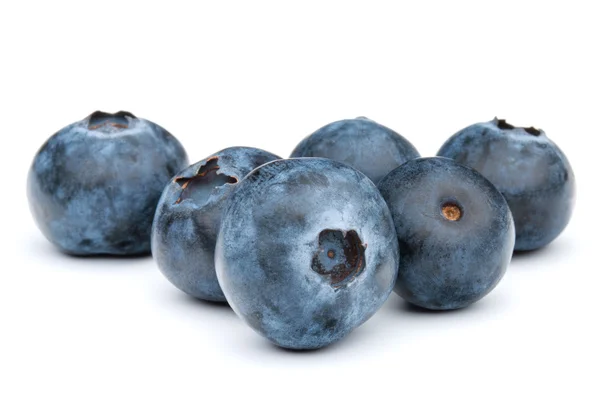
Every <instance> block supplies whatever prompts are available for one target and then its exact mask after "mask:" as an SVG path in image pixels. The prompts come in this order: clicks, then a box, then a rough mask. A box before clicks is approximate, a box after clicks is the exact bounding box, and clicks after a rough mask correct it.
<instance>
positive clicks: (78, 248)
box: [27, 111, 188, 255]
mask: <svg viewBox="0 0 600 396" xmlns="http://www.w3.org/2000/svg"><path fill="white" fill-rule="evenodd" d="M187 164H188V161H187V155H186V153H185V150H184V149H183V147H182V146H181V144H180V143H179V142H178V141H177V140H176V139H175V138H174V137H173V136H172V135H171V134H169V132H167V131H166V130H164V129H163V128H161V127H160V126H158V125H156V124H154V123H152V122H150V121H147V120H144V119H142V118H137V117H135V116H134V115H133V114H131V113H128V112H124V111H120V112H118V113H115V114H108V113H103V112H99V111H97V112H95V113H93V114H91V115H90V116H88V117H87V118H85V119H83V120H81V121H78V122H75V123H73V124H71V125H69V126H67V127H65V128H63V129H61V130H60V131H58V132H57V133H56V134H54V135H53V136H52V137H50V139H48V141H46V143H45V144H44V145H43V146H42V148H41V149H40V150H39V151H38V153H37V154H36V156H35V158H34V160H33V164H32V166H31V169H30V171H29V176H28V183H27V193H28V198H29V206H30V208H31V212H32V214H33V217H34V219H35V220H36V222H37V225H38V227H39V228H40V230H41V231H42V233H43V234H44V235H45V236H46V238H47V239H48V240H49V241H50V242H52V243H53V244H55V245H56V246H58V247H59V248H60V249H61V250H63V251H64V252H66V253H69V254H74V255H95V254H111V255H135V254H144V253H148V252H149V251H150V230H151V227H152V218H153V215H154V211H155V209H156V204H157V203H158V200H159V198H160V194H161V192H162V190H163V188H164V186H165V184H166V183H167V182H168V181H169V179H170V178H171V177H172V176H173V175H174V174H175V173H177V172H178V171H179V170H181V168H184V167H185V166H187Z"/></svg>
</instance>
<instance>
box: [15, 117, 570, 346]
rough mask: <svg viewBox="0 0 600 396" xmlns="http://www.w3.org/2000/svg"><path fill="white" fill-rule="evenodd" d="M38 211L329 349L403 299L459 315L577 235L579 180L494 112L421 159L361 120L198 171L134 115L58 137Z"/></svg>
mask: <svg viewBox="0 0 600 396" xmlns="http://www.w3.org/2000/svg"><path fill="white" fill-rule="evenodd" d="M27 188H28V198H29V204H30V208H31V211H32V213H33V217H34V218H35V220H36V222H37V225H38V226H39V228H40V229H41V231H42V232H43V234H44V235H45V236H46V238H48V240H50V242H52V243H53V244H55V245H56V246H58V247H59V248H60V249H61V250H62V251H64V252H65V253H67V254H72V255H81V256H89V255H141V254H147V253H149V252H150V251H151V252H152V254H153V256H154V258H155V260H156V262H157V263H158V267H159V268H160V270H161V272H162V273H163V274H164V275H165V276H166V278H167V279H168V280H169V281H171V283H173V284H174V285H175V286H177V287H178V288H179V289H181V290H182V291H184V292H185V293H188V294H189V295H191V296H194V297H196V298H199V299H203V300H210V301H223V302H225V301H227V302H228V303H229V305H230V306H231V307H232V308H233V310H234V311H235V312H236V313H237V314H238V315H239V316H240V317H241V318H242V319H243V320H244V322H246V323H247V324H248V325H249V326H250V327H252V328H253V329H254V330H255V331H256V332H258V333H259V334H261V335H263V336H264V337H266V338H268V339H269V340H270V341H271V342H273V343H275V344H276V345H279V346H281V347H284V348H291V349H315V348H321V347H324V346H327V345H329V344H331V343H333V342H335V341H337V340H339V339H341V338H342V337H344V336H345V335H347V334H348V333H350V332H351V331H352V330H353V329H355V328H356V327H357V326H359V325H360V324H362V323H364V322H365V321H366V320H368V319H369V318H370V317H371V316H372V315H373V314H374V313H375V312H376V311H377V310H378V309H379V308H380V307H381V306H382V305H383V303H384V302H385V301H386V299H387V298H388V297H389V295H390V293H391V292H392V290H394V291H395V292H396V293H398V294H399V295H400V296H401V297H402V298H403V299H405V300H406V301H408V302H409V303H411V304H414V305H416V306H419V307H422V308H424V309H430V310H450V309H458V308H462V307H466V306H468V305H470V304H472V303H474V302H476V301H477V300H479V299H481V298H482V297H484V296H485V295H486V294H488V293H489V292H490V291H491V290H492V289H493V288H494V287H495V286H496V285H497V284H498V282H499V281H500V280H501V279H502V277H503V275H504V273H505V271H506V269H507V266H508V264H509V262H510V259H511V257H512V255H513V251H526V250H534V249H538V248H541V247H542V246H545V245H547V244H548V243H550V242H551V241H552V240H554V239H555V238H556V237H557V236H558V235H559V234H560V233H561V232H562V231H563V229H564V228H565V227H566V225H567V223H568V221H569V218H570V217H571V213H572V209H573V204H574V199H575V179H574V177H573V171H572V169H571V166H570V165H569V162H568V160H567V158H566V157H565V155H564V154H563V152H562V151H561V150H560V149H559V148H558V147H557V146H556V144H554V143H553V142H552V141H551V140H550V139H548V138H547V137H546V134H545V133H544V131H542V130H540V129H536V128H533V127H530V128H521V127H516V126H513V125H511V124H509V123H507V122H506V121H505V120H500V119H494V120H492V121H489V122H483V123H478V124H474V125H471V126H469V127H467V128H465V129H463V130H461V131H459V132H458V133H456V134H455V135H454V136H452V137H451V138H450V139H448V141H446V143H444V145H443V146H442V148H441V149H440V150H439V152H438V156H437V157H431V158H421V157H420V155H419V153H418V152H417V150H416V149H415V147H414V146H413V145H412V144H411V143H410V142H409V141H408V140H406V139H405V138H403V137H402V136H400V135H399V134H397V133H396V132H394V131H392V130H391V129H389V128H386V127H385V126H383V125H380V124H378V123H376V122H374V121H372V120H370V119H368V118H364V117H359V118H356V119H351V120H343V121H337V122H334V123H331V124H329V125H326V126H324V127H323V128H321V129H319V130H317V131H316V132H314V133H313V134H311V135H309V136H308V137H307V138H305V139H304V140H303V141H302V142H300V144H298V146H297V147H296V149H295V150H294V151H293V153H292V155H291V158H290V159H281V158H280V157H278V156H276V155H274V154H271V153H269V152H266V151H263V150H260V149H256V148H249V147H230V148H227V149H224V150H222V151H219V152H217V153H215V154H213V155H210V156H208V157H207V158H205V159H203V160H202V161H200V162H197V163H195V164H193V165H191V166H189V167H188V158H187V155H186V152H185V150H184V148H183V147H182V146H181V144H180V143H179V142H178V141H177V140H176V139H175V138H174V137H173V136H172V135H171V134H169V132H167V131H166V130H165V129H163V128H161V127H160V126H158V125H156V124H154V123H152V122H150V121H147V120H145V119H141V118H137V117H135V116H134V115H133V114H131V113H128V112H124V111H121V112H118V113H115V114H109V113H103V112H95V113H93V114H91V115H90V116H88V117H87V118H85V119H83V120H81V121H78V122H75V123H73V124H71V125H69V126H67V127H65V128H63V129H62V130H60V131H59V132H57V133H56V134H54V135H53V136H52V137H51V138H50V139H49V140H48V141H47V142H46V143H45V144H44V145H43V146H42V148H41V149H40V150H39V152H38V153H37V155H36V156H35V159H34V161H33V165H32V166H31V169H30V172H29V177H28V186H27Z"/></svg>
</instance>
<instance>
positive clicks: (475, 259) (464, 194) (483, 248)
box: [379, 158, 515, 310]
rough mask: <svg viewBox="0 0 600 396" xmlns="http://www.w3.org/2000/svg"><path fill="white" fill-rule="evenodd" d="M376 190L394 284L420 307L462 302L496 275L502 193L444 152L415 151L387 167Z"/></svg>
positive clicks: (509, 234)
mask: <svg viewBox="0 0 600 396" xmlns="http://www.w3.org/2000/svg"><path fill="white" fill-rule="evenodd" d="M379 189H380V191H381V194H382V195H383V198H384V199H385V201H386V202H387V204H388V207H389V208H390V211H391V213H392V217H393V219H394V225H395V227H396V233H397V235H398V245H399V247H400V268H399V271H398V281H397V282H396V287H395V291H396V292H397V293H398V294H399V295H400V296H402V298H404V299H405V300H407V301H408V302H410V303H412V304H415V305H418V306H420V307H423V308H428V309H435V310H445V309H456V308H462V307H465V306H467V305H469V304H472V303H474V302H475V301H477V300H479V299H480V298H482V297H484V296H485V295H486V294H488V293H489V292H490V291H491V290H492V289H493V288H494V287H495V286H496V285H497V284H498V282H499V281H500V279H502V276H503V275H504V272H505V271H506V268H507V266H508V263H509V262H510V259H511V256H512V252H513V247H514V243H515V231H514V225H513V220H512V216H511V213H510V210H509V208H508V205H507V204H506V201H505V200H504V198H503V197H502V194H500V192H499V191H498V190H497V189H496V188H495V187H494V186H493V185H492V184H491V183H490V182H489V181H488V180H487V179H485V178H484V177H483V176H481V175H480V174H479V173H477V172H476V171H474V170H473V169H470V168H467V167H466V166H463V165H460V164H459V163H457V162H454V161H452V160H449V159H447V158H420V159H416V160H412V161H408V162H407V163H405V164H404V165H402V166H400V167H398V168H396V169H395V170H393V171H392V172H390V173H389V174H388V175H387V176H386V177H385V178H384V179H383V180H382V181H381V182H380V183H379Z"/></svg>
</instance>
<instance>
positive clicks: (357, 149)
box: [291, 117, 419, 183]
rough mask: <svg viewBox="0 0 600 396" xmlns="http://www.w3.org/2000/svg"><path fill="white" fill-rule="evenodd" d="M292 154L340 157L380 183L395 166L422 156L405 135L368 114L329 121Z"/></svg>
mask: <svg viewBox="0 0 600 396" xmlns="http://www.w3.org/2000/svg"><path fill="white" fill-rule="evenodd" d="M291 157H293V158H299V157H323V158H330V159H333V160H336V161H340V162H342V163H344V164H346V165H350V166H352V167H353V168H355V169H357V170H359V171H361V172H362V173H364V174H365V175H367V176H368V177H369V178H370V179H371V180H372V181H373V183H378V182H379V180H381V179H382V178H383V177H384V176H385V175H387V174H388V173H389V172H390V171H391V170H392V169H394V168H396V167H397V166H399V165H402V164H403V163H405V162H406V161H408V160H410V159H413V158H418V157H419V153H418V151H417V149H416V148H415V147H414V146H413V145H412V144H411V143H410V142H409V141H408V140H406V139H405V138H403V137H402V136H400V135H399V134H397V133H396V132H394V131H392V130H391V129H389V128H386V127H384V126H383V125H380V124H378V123H376V122H375V121H372V120H370V119H368V118H365V117H358V118H355V119H353V120H342V121H336V122H333V123H331V124H328V125H325V126H324V127H322V128H321V129H319V130H318V131H316V132H314V133H313V134H311V135H309V136H308V137H306V138H305V139H304V140H303V141H301V142H300V144H298V146H296V148H295V149H294V152H293V153H292V155H291Z"/></svg>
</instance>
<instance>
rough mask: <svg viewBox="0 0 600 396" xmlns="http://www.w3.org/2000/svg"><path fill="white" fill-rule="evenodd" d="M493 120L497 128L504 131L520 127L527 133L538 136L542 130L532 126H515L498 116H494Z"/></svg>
mask: <svg viewBox="0 0 600 396" xmlns="http://www.w3.org/2000/svg"><path fill="white" fill-rule="evenodd" d="M494 121H495V122H496V126H497V127H498V128H499V129H502V130H504V131H510V130H513V129H522V130H523V131H525V132H527V133H528V134H530V135H533V136H540V135H541V134H542V132H541V131H540V130H539V129H537V128H534V127H527V128H523V127H515V126H514V125H512V124H509V123H508V122H506V120H502V119H498V118H494Z"/></svg>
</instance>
